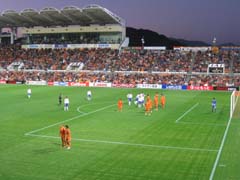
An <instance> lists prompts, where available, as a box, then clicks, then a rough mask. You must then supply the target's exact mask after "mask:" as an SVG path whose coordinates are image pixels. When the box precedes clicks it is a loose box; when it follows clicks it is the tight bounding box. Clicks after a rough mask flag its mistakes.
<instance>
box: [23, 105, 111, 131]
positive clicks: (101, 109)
mask: <svg viewBox="0 0 240 180" xmlns="http://www.w3.org/2000/svg"><path fill="white" fill-rule="evenodd" d="M112 106H115V104H112V105H109V106H105V107H103V108H100V109H97V110H95V111H91V112H88V113H85V114H80V115H78V116H74V117H72V118H69V119H66V120H64V121H60V122H58V123H54V124H51V125H49V126H45V127H43V128H39V129H36V130H33V131H30V132H27V133H25V135H30V134H33V133H36V132H39V131H42V130H44V129H48V128H50V127H53V126H56V125H59V124H62V123H65V122H69V121H72V120H75V119H78V118H80V117H83V116H87V115H90V114H93V113H96V112H99V111H103V110H105V109H108V108H110V107H112Z"/></svg>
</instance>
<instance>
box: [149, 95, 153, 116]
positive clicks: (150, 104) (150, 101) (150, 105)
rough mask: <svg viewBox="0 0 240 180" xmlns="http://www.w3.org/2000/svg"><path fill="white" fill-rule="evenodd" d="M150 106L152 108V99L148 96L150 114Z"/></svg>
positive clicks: (150, 111)
mask: <svg viewBox="0 0 240 180" xmlns="http://www.w3.org/2000/svg"><path fill="white" fill-rule="evenodd" d="M152 108H153V101H152V99H151V98H149V113H150V114H152Z"/></svg>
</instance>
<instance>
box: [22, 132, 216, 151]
mask: <svg viewBox="0 0 240 180" xmlns="http://www.w3.org/2000/svg"><path fill="white" fill-rule="evenodd" d="M26 135H27V136H34V137H41V138H48V139H60V137H56V136H46V135H36V134H26ZM72 140H75V141H82V142H91V143H104V144H117V145H126V146H136V147H145V148H147V147H150V148H158V149H176V150H185V151H203V152H217V151H218V150H215V149H201V148H188V147H175V146H160V145H152V144H136V143H128V142H118V141H104V140H93V139H78V138H72Z"/></svg>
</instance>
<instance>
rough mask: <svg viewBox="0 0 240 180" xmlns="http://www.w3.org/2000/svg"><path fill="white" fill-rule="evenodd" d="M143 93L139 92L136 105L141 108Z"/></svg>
mask: <svg viewBox="0 0 240 180" xmlns="http://www.w3.org/2000/svg"><path fill="white" fill-rule="evenodd" d="M144 96H145V95H144V94H143V93H141V94H140V95H139V98H138V107H139V108H141V107H144V106H143V105H144Z"/></svg>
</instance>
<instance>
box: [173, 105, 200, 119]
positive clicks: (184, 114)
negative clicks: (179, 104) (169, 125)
mask: <svg viewBox="0 0 240 180" xmlns="http://www.w3.org/2000/svg"><path fill="white" fill-rule="evenodd" d="M198 105H199V103H196V104H195V105H194V106H192V107H191V108H190V109H188V110H187V111H186V112H185V113H183V115H181V116H180V117H179V118H178V119H177V120H176V123H178V122H179V121H180V120H181V119H182V118H183V117H184V116H186V115H187V114H188V113H189V112H191V111H192V110H193V109H194V108H195V107H197V106H198Z"/></svg>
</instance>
